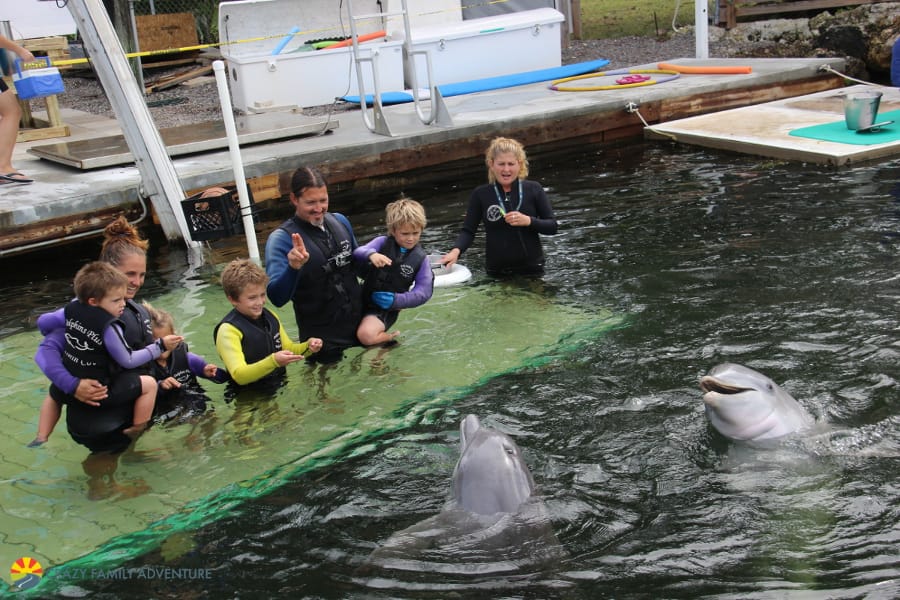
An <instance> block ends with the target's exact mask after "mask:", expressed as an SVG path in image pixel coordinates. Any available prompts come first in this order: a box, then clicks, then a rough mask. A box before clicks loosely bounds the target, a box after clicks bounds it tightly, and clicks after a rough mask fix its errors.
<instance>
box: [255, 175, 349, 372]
mask: <svg viewBox="0 0 900 600" xmlns="http://www.w3.org/2000/svg"><path fill="white" fill-rule="evenodd" d="M290 201H291V204H292V205H293V206H294V215H293V216H292V217H291V218H290V219H288V220H287V221H285V222H284V223H282V224H281V225H280V226H279V227H278V229H276V230H275V231H273V232H272V234H271V235H270V236H269V239H268V240H266V274H267V275H268V276H269V284H268V286H267V287H266V294H267V296H268V297H269V299H270V300H271V301H272V303H273V304H274V305H275V306H284V305H285V304H287V303H288V301H292V302H293V305H294V317H295V318H296V319H297V328H298V329H299V334H298V336H297V338H298V339H301V340H305V339H308V338H311V337H312V338H321V339H322V341H323V347H322V350H321V351H319V352H318V353H317V354H313V355H312V356H311V357H310V359H309V360H310V361H317V362H321V363H331V362H336V361H338V360H340V359H341V358H342V356H343V351H344V350H345V349H346V348H349V347H351V346H356V345H358V344H359V341H358V340H357V339H356V328H357V326H358V325H359V321H360V318H361V314H362V306H361V290H360V286H359V280H358V279H357V272H356V267H355V265H354V262H353V250H355V249H356V247H357V245H358V244H357V242H356V236H355V235H354V234H353V227H352V226H351V225H350V221H349V220H348V219H347V217H345V216H344V215H342V214H340V213H331V212H328V187H327V184H326V183H325V178H324V177H322V174H321V173H320V172H319V171H318V170H316V169H315V168H312V167H300V168H299V169H297V170H296V171H295V172H294V175H293V177H292V178H291V192H290Z"/></svg>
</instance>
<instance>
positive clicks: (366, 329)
mask: <svg viewBox="0 0 900 600" xmlns="http://www.w3.org/2000/svg"><path fill="white" fill-rule="evenodd" d="M399 334H400V332H399V331H392V332H391V333H388V332H387V331H385V327H384V323H383V322H382V320H381V319H379V318H378V317H377V316H376V315H366V316H365V317H363V320H362V321H360V323H359V329H357V330H356V337H357V338H359V343H361V344H362V345H363V346H377V345H379V344H386V343H388V342H392V341H394V338H395V337H397V336H398V335H399Z"/></svg>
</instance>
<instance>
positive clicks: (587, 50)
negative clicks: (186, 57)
mask: <svg viewBox="0 0 900 600" xmlns="http://www.w3.org/2000/svg"><path fill="white" fill-rule="evenodd" d="M709 52H710V56H716V57H729V56H748V55H750V54H752V52H751V49H750V48H746V47H745V48H740V47H736V46H734V45H733V43H728V44H726V43H724V42H710V46H709ZM693 55H694V34H693V29H692V28H685V29H683V30H681V31H680V32H679V33H677V34H675V35H672V36H670V37H668V38H666V39H657V38H653V37H625V38H617V39H602V40H574V41H572V42H570V43H569V45H568V47H567V48H564V49H563V52H562V59H563V60H562V62H563V64H571V63H576V62H583V61H587V60H595V59H598V58H607V59H609V61H610V63H609V66H608V68H609V69H617V68H623V67H633V66H637V65H644V64H650V63H655V62H659V61H661V60H670V59H674V58H683V57H691V56H693ZM196 67H197V65H189V66H185V67H180V68H175V69H171V68H170V69H166V70H161V69H148V70H147V71H146V74H145V83H147V84H151V83H153V82H154V81H156V80H158V79H160V78H161V77H163V76H166V75H170V74H173V73H178V72H181V71H188V70H190V69H193V68H196ZM65 84H66V92H65V94H63V95H61V96H60V97H59V103H60V106H62V107H64V108H72V109H76V110H80V111H84V112H89V113H93V114H97V115H104V116H108V117H110V118H114V117H115V115H114V113H113V111H112V108H111V106H110V104H109V101H108V100H107V98H106V94H105V93H104V92H103V88H102V87H101V86H100V84H99V82H98V80H97V79H96V78H95V77H94V76H93V75H92V74H87V73H83V74H82V75H76V74H75V73H71V74H68V75H67V76H66V78H65ZM147 104H148V106H149V107H150V112H151V113H152V115H153V118H154V119H155V120H156V123H157V125H158V126H159V127H161V128H165V127H174V126H178V125H189V124H193V123H201V122H204V121H214V120H219V119H220V118H221V111H220V108H219V96H218V90H217V87H216V83H215V80H214V79H213V78H212V77H208V78H203V79H201V80H195V81H194V82H192V84H191V85H179V86H176V87H174V88H170V89H168V90H163V91H160V92H155V93H152V94H149V95H148V96H147ZM356 109H357V107H356V105H354V104H349V103H345V102H338V103H335V104H334V105H326V106H315V107H309V108H305V109H304V110H303V112H304V114H308V115H311V116H318V115H323V114H326V113H328V112H329V111H334V112H344V111H348V110H356Z"/></svg>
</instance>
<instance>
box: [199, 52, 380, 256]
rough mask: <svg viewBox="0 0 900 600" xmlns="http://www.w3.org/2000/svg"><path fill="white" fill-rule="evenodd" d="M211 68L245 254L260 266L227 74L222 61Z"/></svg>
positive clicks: (217, 61) (218, 61) (215, 61)
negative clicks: (238, 208)
mask: <svg viewBox="0 0 900 600" xmlns="http://www.w3.org/2000/svg"><path fill="white" fill-rule="evenodd" d="M212 66H213V71H214V72H215V74H216V84H217V85H218V89H219V103H220V104H221V106H222V121H223V122H224V123H225V135H226V137H227V138H228V152H229V154H230V156H231V168H232V170H233V171H234V184H235V185H236V186H237V193H238V199H239V200H240V202H241V218H242V220H243V222H244V235H245V236H246V237H247V252H248V253H249V254H248V256H249V258H250V259H251V260H252V261H254V262H255V263H257V264H260V259H259V245H258V244H257V243H256V229H255V228H254V225H253V210H252V208H251V207H250V198H248V197H247V180H246V178H245V177H244V162H243V161H242V160H241V146H240V143H239V142H238V134H237V126H236V125H235V124H234V110H233V109H232V108H231V96H230V95H229V93H228V74H227V73H226V72H225V63H224V62H223V61H221V60H214V61H213V65H212ZM363 101H365V100H363Z"/></svg>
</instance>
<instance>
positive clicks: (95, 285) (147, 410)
mask: <svg viewBox="0 0 900 600" xmlns="http://www.w3.org/2000/svg"><path fill="white" fill-rule="evenodd" d="M127 286H128V278H127V277H126V276H125V275H123V274H122V273H121V272H119V271H118V270H117V269H116V268H115V267H113V266H112V265H109V264H107V263H104V262H100V261H96V262H92V263H89V264H87V265H85V266H84V267H82V268H81V269H80V270H79V271H78V273H77V274H76V275H75V284H74V287H75V300H73V301H72V302H70V303H69V304H67V305H66V306H65V307H63V308H61V309H59V310H56V311H54V312H50V313H45V314H43V315H41V316H40V317H39V318H38V328H39V329H40V330H41V331H42V332H49V331H52V330H54V329H58V328H65V339H66V345H65V348H64V350H63V365H65V367H66V370H68V371H69V373H71V374H72V375H74V376H75V377H80V378H91V379H96V380H97V381H100V382H103V383H104V384H105V385H107V387H108V388H109V396H108V397H107V399H105V400H103V401H102V402H101V403H100V404H99V406H97V407H94V406H87V405H85V404H82V403H81V402H79V401H78V400H77V399H76V398H75V397H74V396H72V395H69V394H66V393H65V392H63V391H62V390H60V389H58V388H56V386H50V396H51V397H52V398H53V400H54V401H55V402H50V403H48V402H44V404H43V405H42V406H41V416H40V420H39V423H40V426H39V431H38V438H36V439H35V440H34V441H33V442H32V443H31V444H29V445H31V446H37V445H40V444H41V443H43V442H45V441H46V440H47V437H48V436H49V435H50V433H51V432H52V430H53V428H54V426H55V425H56V422H57V421H58V419H59V417H60V414H61V408H62V404H66V405H67V406H68V410H67V412H66V423H67V425H68V429H69V435H71V436H72V439H73V440H75V441H76V442H78V443H79V444H82V445H83V446H86V447H87V448H88V449H90V450H91V451H92V452H109V453H118V452H122V451H123V450H125V449H126V448H127V447H128V445H129V443H130V441H131V440H133V439H134V438H136V437H137V436H138V435H140V434H141V433H142V432H143V431H144V430H145V429H146V428H147V426H148V425H149V423H150V418H151V417H152V415H153V407H154V405H155V403H156V381H155V380H154V379H153V378H152V377H150V376H149V375H142V374H141V373H140V371H139V370H138V368H139V367H140V366H141V365H144V364H146V363H148V362H150V361H151V360H155V359H156V358H157V357H158V356H160V355H161V354H162V353H163V352H165V351H168V350H172V349H173V348H175V347H176V346H178V345H179V344H180V343H181V342H182V341H183V338H182V337H180V336H177V335H166V336H164V337H161V338H160V339H158V340H156V341H155V342H153V343H152V344H150V345H149V346H147V347H146V348H140V349H134V350H133V349H132V348H130V347H129V346H128V344H127V343H126V342H125V336H124V333H123V324H122V322H121V321H120V319H119V318H120V317H121V315H122V313H123V312H124V310H125V291H126V288H127Z"/></svg>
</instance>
